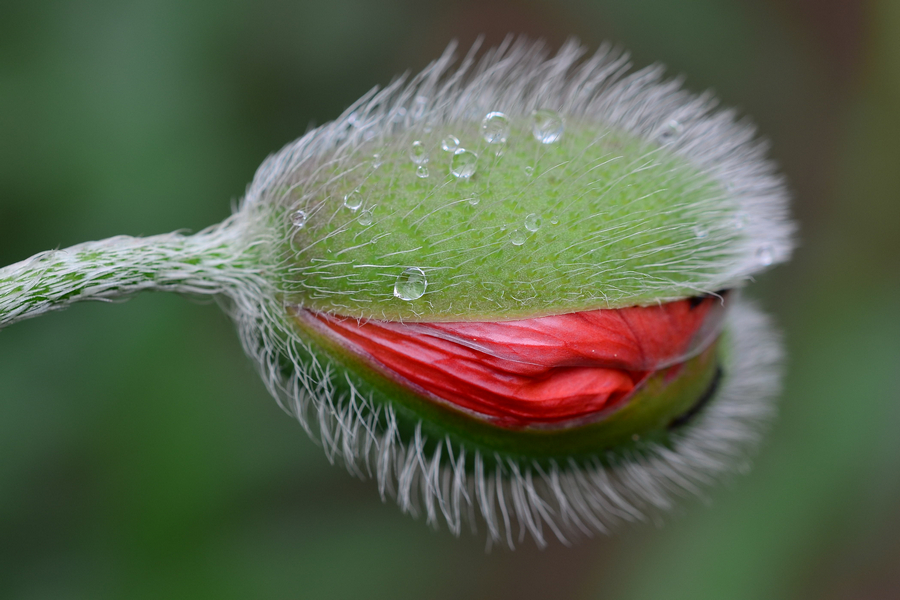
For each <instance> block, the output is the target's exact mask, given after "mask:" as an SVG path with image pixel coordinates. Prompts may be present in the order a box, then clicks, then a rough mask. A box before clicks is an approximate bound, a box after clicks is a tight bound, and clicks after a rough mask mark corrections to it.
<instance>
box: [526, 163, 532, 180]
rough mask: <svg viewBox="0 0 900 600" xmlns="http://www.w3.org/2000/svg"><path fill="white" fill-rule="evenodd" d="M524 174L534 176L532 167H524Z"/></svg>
mask: <svg viewBox="0 0 900 600" xmlns="http://www.w3.org/2000/svg"><path fill="white" fill-rule="evenodd" d="M525 174H526V175H528V176H529V177H531V176H532V175H534V167H532V166H531V165H526V166H525Z"/></svg>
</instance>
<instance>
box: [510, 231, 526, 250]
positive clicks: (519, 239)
mask: <svg viewBox="0 0 900 600" xmlns="http://www.w3.org/2000/svg"><path fill="white" fill-rule="evenodd" d="M509 241H510V242H512V245H513V246H521V245H522V244H524V243H525V234H524V233H522V232H521V231H519V230H518V229H514V230H513V232H512V233H511V234H509Z"/></svg>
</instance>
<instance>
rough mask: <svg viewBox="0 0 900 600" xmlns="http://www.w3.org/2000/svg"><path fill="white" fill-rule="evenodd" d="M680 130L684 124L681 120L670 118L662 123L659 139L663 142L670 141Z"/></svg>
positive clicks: (682, 129)
mask: <svg viewBox="0 0 900 600" xmlns="http://www.w3.org/2000/svg"><path fill="white" fill-rule="evenodd" d="M682 131H684V125H682V124H681V121H679V120H678V119H671V120H670V121H669V122H668V123H666V124H665V125H663V128H662V131H660V132H659V141H660V142H662V143H664V144H665V143H668V142H672V141H674V140H675V137H676V136H677V135H678V134H680V133H681V132H682Z"/></svg>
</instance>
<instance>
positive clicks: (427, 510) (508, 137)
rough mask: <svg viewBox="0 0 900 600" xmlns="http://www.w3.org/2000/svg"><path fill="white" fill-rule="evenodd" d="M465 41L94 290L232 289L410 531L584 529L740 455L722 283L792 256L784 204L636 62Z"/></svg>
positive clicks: (313, 414)
mask: <svg viewBox="0 0 900 600" xmlns="http://www.w3.org/2000/svg"><path fill="white" fill-rule="evenodd" d="M475 50H476V49H475V48H473V51H472V52H471V53H470V54H469V55H467V56H466V57H465V58H464V59H463V60H462V62H461V63H460V64H459V65H458V66H453V65H454V59H453V48H452V47H451V48H450V49H448V51H447V52H446V53H445V54H444V55H443V56H442V57H441V58H440V59H439V60H437V61H436V62H434V63H433V64H432V65H430V66H429V67H428V68H426V69H425V70H424V71H423V72H422V73H420V74H418V75H416V76H414V77H412V78H411V79H409V81H405V80H398V81H396V82H395V83H393V84H391V85H390V86H388V87H387V88H385V89H383V90H373V91H372V92H370V93H369V94H367V95H366V96H364V97H363V98H362V99H361V100H360V101H358V102H357V103H355V104H354V105H353V106H352V107H350V108H349V109H348V110H347V111H346V112H345V113H344V114H343V115H342V116H341V117H340V118H339V119H338V120H336V121H334V122H331V123H328V124H326V125H323V126H321V127H319V128H317V129H314V130H312V131H310V132H309V133H308V134H306V135H305V136H303V137H302V138H300V139H299V140H297V141H296V142H294V143H292V144H289V145H288V146H286V147H285V148H284V149H282V150H281V151H279V152H278V153H276V154H274V155H273V156H271V157H269V158H268V159H267V160H266V161H265V162H264V163H263V165H262V166H261V167H260V169H259V170H258V172H257V174H256V176H255V178H254V180H253V182H252V183H251V185H250V187H249V189H248V192H247V195H246V197H245V199H244V201H243V202H242V204H241V206H240V208H239V209H238V211H237V212H236V214H235V215H233V216H232V217H231V218H230V219H229V220H228V221H226V223H224V224H222V225H220V226H218V227H216V228H213V229H211V230H208V231H206V232H201V233H200V234H198V235H197V236H193V237H190V238H186V237H183V236H160V238H149V239H148V240H147V241H146V243H144V245H143V246H142V245H141V243H137V242H131V243H135V244H137V246H139V247H140V248H139V249H137V250H134V251H133V252H132V255H131V258H130V259H126V258H122V259H121V261H120V262H123V261H124V262H127V261H128V260H130V261H131V262H132V263H135V262H138V263H140V262H141V261H142V260H143V261H144V262H148V263H149V262H153V261H152V260H150V259H149V258H146V257H148V256H151V255H152V256H153V257H155V258H154V259H153V260H155V261H156V262H155V263H153V264H154V265H155V266H154V267H153V268H152V269H147V270H144V271H140V272H139V273H138V274H137V275H135V277H137V281H136V282H133V283H132V284H130V285H131V287H128V286H122V287H119V288H115V289H112V290H111V291H109V290H107V292H108V293H107V295H106V296H103V297H111V296H110V295H112V296H115V295H116V294H117V293H118V294H119V295H124V294H125V293H126V292H127V293H130V292H131V291H137V290H139V289H146V288H154V289H172V290H174V291H179V292H189V293H211V294H219V295H222V296H224V297H226V298H228V299H229V303H228V304H227V307H228V309H229V311H230V312H231V314H232V315H233V317H234V318H235V320H236V322H237V324H238V327H239V330H240V334H241V339H242V342H243V344H244V346H245V348H246V350H247V352H248V354H249V355H250V356H251V357H253V358H254V359H255V360H256V361H257V362H258V364H259V367H260V373H261V374H262V376H263V379H264V381H265V382H266V384H267V386H268V388H269V389H270V391H271V392H272V393H273V394H274V395H275V396H276V398H277V399H278V400H279V402H280V403H281V405H282V406H283V407H284V408H285V409H286V410H288V411H289V412H291V413H293V414H294V415H296V416H297V417H298V418H299V420H300V422H301V423H302V424H303V425H304V427H306V428H307V430H308V431H310V433H311V434H313V435H315V436H317V437H318V438H319V439H320V440H321V441H322V444H323V446H324V449H325V452H326V454H327V455H328V457H329V458H330V459H339V460H340V461H341V462H343V463H344V464H345V465H346V466H347V467H348V468H349V469H350V470H351V471H352V472H354V473H356V474H358V475H360V476H363V475H371V476H373V477H375V478H376V479H377V481H378V487H379V490H380V492H381V494H382V496H383V497H386V496H393V497H395V498H396V499H397V501H398V503H399V505H400V506H401V508H402V509H404V510H406V511H409V512H412V513H424V515H425V516H426V518H427V520H428V521H429V522H430V523H432V524H437V523H438V522H439V521H440V520H443V521H444V522H445V523H446V524H447V525H448V527H449V528H450V529H451V530H452V531H454V532H459V531H460V529H461V527H462V524H463V522H464V521H469V522H471V524H472V525H473V526H477V525H478V523H482V522H483V523H484V524H485V525H486V529H487V533H488V536H489V538H490V540H492V541H494V542H500V541H502V542H505V543H507V544H509V545H510V546H512V545H513V543H514V537H515V536H518V537H519V538H521V537H524V535H525V534H526V533H528V534H530V535H531V536H532V537H533V538H534V539H535V540H536V541H537V543H538V544H544V543H545V539H546V536H547V532H548V531H551V532H552V533H553V534H555V535H557V536H558V537H560V538H561V539H564V540H565V539H568V538H569V537H571V536H573V535H577V534H579V533H582V534H590V533H592V532H595V531H601V532H605V531H607V530H608V529H609V528H610V527H612V526H613V525H615V524H616V523H617V522H620V521H630V520H635V519H641V518H644V516H645V515H646V514H647V513H648V512H651V511H654V510H657V509H665V508H668V507H669V506H670V505H671V503H672V501H673V498H674V497H676V496H679V495H682V494H685V493H696V491H697V489H698V488H699V487H700V486H703V485H706V484H707V483H708V482H709V481H710V480H714V479H716V478H718V477H720V476H721V475H723V474H724V473H727V472H729V471H730V470H732V469H733V468H734V467H735V466H736V465H741V464H743V462H744V461H745V460H746V453H747V451H748V450H749V449H751V448H752V446H753V444H754V442H755V441H756V439H757V436H758V434H759V432H760V428H761V426H762V425H763V424H764V423H765V422H766V420H767V418H768V417H769V416H770V414H771V412H772V408H771V402H772V398H773V397H774V395H775V394H776V392H777V389H778V365H779V362H780V357H781V350H780V345H779V343H778V340H777V336H776V335H775V334H774V332H773V329H772V327H771V325H770V324H769V322H768V319H767V318H766V317H765V316H764V315H762V314H761V313H760V312H759V311H758V310H757V309H756V308H754V307H753V305H752V304H751V303H749V302H747V301H746V300H744V299H742V298H741V297H740V294H739V290H738V289H737V288H740V287H742V286H743V285H744V283H746V282H747V281H748V280H749V279H750V278H751V277H752V276H754V275H755V274H758V273H760V272H761V271H763V270H765V269H767V268H769V267H771V266H772V265H775V264H778V263H781V262H783V261H785V260H787V258H788V257H789V255H790V252H791V248H792V239H791V238H792V235H793V231H794V226H793V224H792V223H791V222H790V220H789V218H788V213H787V198H788V196H787V193H786V190H785V186H784V183H783V181H782V179H781V177H780V176H779V175H778V174H777V173H776V172H775V167H774V166H773V164H772V163H771V162H769V161H768V160H767V159H766V157H765V145H764V143H762V142H760V141H758V140H757V139H756V138H755V131H754V129H753V127H752V126H751V125H749V124H748V123H747V122H746V121H743V120H741V121H738V120H736V118H735V114H734V112H733V111H728V110H724V111H723V110H717V109H716V103H715V100H714V99H713V98H712V97H711V96H709V95H706V94H704V95H699V96H697V95H693V94H690V93H688V92H685V91H683V90H682V89H681V86H680V83H679V82H678V81H671V80H665V79H663V75H662V69H661V68H660V67H658V66H653V67H649V68H646V69H643V70H640V71H637V72H633V73H630V74H629V73H628V69H629V63H628V59H627V57H626V56H625V55H623V54H621V53H618V52H616V51H614V50H612V49H610V48H609V47H606V46H604V47H602V48H601V49H600V50H599V51H598V52H597V53H596V54H594V55H593V56H590V57H587V58H585V51H584V49H583V48H581V47H580V46H578V45H577V44H575V43H568V44H566V45H565V46H563V48H562V49H561V50H560V51H559V52H558V53H557V54H555V55H554V56H552V57H551V56H549V55H548V53H547V52H546V51H545V49H544V48H543V47H542V46H541V45H540V44H534V43H530V42H526V41H519V42H507V43H504V44H503V45H502V46H501V47H499V48H496V49H492V50H488V51H487V52H485V53H484V54H483V56H482V57H481V58H480V59H477V60H476V59H475V58H474V54H475ZM153 240H156V241H153ZM123 243H124V242H120V246H121V245H122V244H123ZM101 244H102V243H101ZM179 244H180V245H179ZM145 246H147V247H150V248H151V249H155V251H153V250H147V248H145ZM162 247H165V248H167V249H168V250H167V251H165V252H162V251H160V250H159V249H160V248H162ZM90 252H94V253H96V245H95V246H90V247H84V248H80V249H77V250H76V251H75V252H74V253H73V254H72V255H71V256H74V257H75V259H74V260H75V262H76V263H77V262H78V261H87V262H89V261H90V260H91V259H92V258H91V257H93V258H96V256H95V255H94V254H91V253H90ZM154 252H155V254H154ZM135 256H138V257H140V256H143V257H145V258H144V259H142V258H135ZM46 258H47V257H45V259H46ZM57 259H59V257H56V259H54V260H51V263H52V264H53V265H57V266H56V267H48V268H45V271H44V272H45V275H46V273H47V272H48V271H49V272H50V273H51V274H52V273H57V276H58V278H59V279H60V280H61V281H63V282H69V284H71V285H70V287H71V286H82V287H81V288H80V289H81V290H82V291H81V292H79V293H80V294H84V295H85V297H86V298H87V297H89V296H90V294H89V293H87V292H85V291H84V287H85V285H84V284H83V283H82V281H83V279H84V278H82V279H79V280H78V281H76V282H72V281H71V280H70V279H65V278H64V277H62V275H66V276H68V275H71V274H72V273H77V272H79V271H85V269H79V268H78V267H77V266H76V267H73V266H71V264H70V265H69V266H68V267H64V266H58V265H62V264H64V263H65V261H63V262H62V263H61V262H60V261H59V260H57ZM70 262H71V261H70ZM32 266H34V265H32ZM4 271H5V272H6V273H7V279H6V282H5V283H4V279H3V274H4ZM94 271H96V269H95V270H94ZM10 272H11V271H9V268H7V269H6V270H3V271H0V326H2V325H3V324H5V323H7V322H11V321H12V320H13V318H12V317H8V316H7V317H4V310H5V311H6V313H5V314H7V315H9V314H13V313H15V311H16V310H18V309H16V308H15V307H11V308H10V307H7V308H6V309H4V306H3V301H2V298H3V296H4V293H5V294H6V295H7V297H8V298H11V297H13V295H14V294H15V293H18V294H19V296H20V299H19V300H17V301H16V302H18V305H22V304H23V303H24V301H22V300H21V296H22V294H23V293H24V292H23V291H22V286H21V285H19V286H18V292H13V291H10V290H11V289H12V287H11V284H10V283H9V282H10V281H11V279H10V277H9V275H8V274H9V273H10ZM92 272H93V271H92ZM148 273H150V275H147V274H148ZM179 274H180V276H179ZM142 277H144V279H141V278H142ZM88 279H90V277H88ZM142 282H143V284H142ZM4 285H6V288H5V290H6V291H5V292H4ZM60 285H62V284H60ZM67 285H68V284H67ZM142 285H143V287H142ZM63 288H65V289H63ZM29 289H31V288H29ZM56 289H57V291H59V292H60V293H59V294H58V301H59V303H63V302H68V301H71V298H73V296H72V293H71V290H70V289H69V288H67V287H65V285H63V286H62V288H61V287H59V286H57V288H56ZM90 289H91V290H93V291H94V292H96V288H90ZM120 292H121V293H120ZM67 294H68V295H67ZM45 296H46V294H44V296H41V298H44V297H45ZM75 298H76V299H77V298H78V296H77V295H76V296H75ZM16 302H12V303H11V301H9V300H7V304H9V305H10V306H12V304H16ZM34 302H37V300H34ZM47 305H48V306H50V305H53V303H52V302H50V303H49V304H47ZM40 306H41V307H43V306H44V305H40ZM53 306H55V305H53ZM53 306H50V308H52V307H53ZM50 308H40V310H45V309H50ZM35 310H36V311H37V312H40V310H37V309H35ZM20 313H21V311H19V313H15V314H20ZM22 314H24V313H22ZM30 314H31V313H29V315H30ZM35 314H36V313H35ZM4 319H5V320H4Z"/></svg>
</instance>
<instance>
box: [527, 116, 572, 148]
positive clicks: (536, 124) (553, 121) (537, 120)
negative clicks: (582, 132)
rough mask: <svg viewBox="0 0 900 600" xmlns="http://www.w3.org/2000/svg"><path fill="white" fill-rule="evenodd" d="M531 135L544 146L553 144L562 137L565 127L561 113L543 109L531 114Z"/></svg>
mask: <svg viewBox="0 0 900 600" xmlns="http://www.w3.org/2000/svg"><path fill="white" fill-rule="evenodd" d="M531 119H532V123H531V133H532V134H534V139H536V140H537V141H539V142H540V143H542V144H552V143H553V142H555V141H557V140H559V138H561V137H562V134H563V130H564V129H565V125H564V124H563V120H562V117H560V116H559V113H557V112H556V111H553V110H549V109H546V108H542V109H541V110H536V111H534V112H533V113H531Z"/></svg>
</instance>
